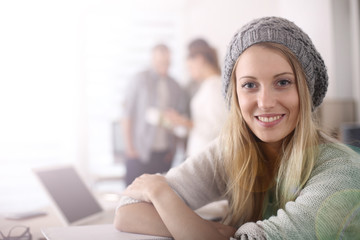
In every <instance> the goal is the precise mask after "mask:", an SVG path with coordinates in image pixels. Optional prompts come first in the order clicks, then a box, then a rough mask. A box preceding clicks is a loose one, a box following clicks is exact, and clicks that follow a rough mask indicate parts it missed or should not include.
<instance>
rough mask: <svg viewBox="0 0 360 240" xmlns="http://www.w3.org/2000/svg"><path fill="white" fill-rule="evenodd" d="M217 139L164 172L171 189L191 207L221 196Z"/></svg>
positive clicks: (195, 207)
mask: <svg viewBox="0 0 360 240" xmlns="http://www.w3.org/2000/svg"><path fill="white" fill-rule="evenodd" d="M220 160H221V155H220V149H219V145H218V139H216V140H214V141H213V142H211V143H210V144H209V145H208V147H207V148H206V149H205V150H204V151H202V152H201V153H200V154H197V155H195V156H192V157H190V158H188V159H187V160H185V162H183V163H182V164H181V165H180V166H178V167H176V168H173V169H171V170H170V171H169V172H168V173H167V174H166V176H165V177H166V180H167V182H168V183H169V185H170V186H171V187H172V189H173V190H174V191H175V192H176V193H177V194H178V195H179V196H180V197H181V198H182V199H183V200H184V202H185V203H186V204H187V205H188V206H189V207H190V208H191V209H198V208H200V207H202V206H204V205H206V204H207V203H210V202H213V201H217V200H220V199H222V198H223V195H224V190H225V181H224V178H223V173H222V171H223V170H222V169H223V168H221V167H219V165H220V164H221V161H220Z"/></svg>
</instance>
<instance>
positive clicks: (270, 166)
mask: <svg viewBox="0 0 360 240" xmlns="http://www.w3.org/2000/svg"><path fill="white" fill-rule="evenodd" d="M256 45H260V46H263V47H265V48H271V49H274V50H276V51H279V52H280V53H282V55H283V56H284V57H285V58H286V59H287V60H288V62H289V64H290V65H291V67H292V70H293V72H294V74H295V78H296V84H297V91H298V95H299V102H300V104H299V116H298V121H297V125H296V127H295V129H294V131H293V132H292V133H291V134H289V135H288V136H287V137H286V138H285V139H284V140H283V144H282V151H281V152H280V154H279V156H278V158H277V160H276V161H275V162H269V161H266V159H265V157H264V155H263V153H262V150H261V148H260V146H259V142H258V141H257V138H256V136H255V135H254V134H253V133H252V132H251V130H250V129H249V128H248V127H247V124H246V123H245V121H244V119H243V117H242V114H241V111H240V107H239V103H238V98H237V94H236V80H235V79H236V76H235V69H236V66H237V63H236V64H235V66H234V68H233V72H232V76H231V82H230V86H229V91H228V94H230V96H227V97H230V101H231V106H230V113H229V118H228V120H227V122H226V125H225V127H224V129H223V131H222V133H221V149H222V154H223V157H224V158H223V159H224V162H223V164H224V168H225V172H226V176H227V179H226V180H227V191H226V194H227V195H228V199H229V205H230V211H229V213H230V214H229V215H228V218H227V221H228V222H229V223H230V224H231V225H233V226H239V225H240V224H241V223H244V222H248V221H256V220H259V219H261V217H262V215H263V211H264V210H265V209H266V205H264V198H265V196H266V192H267V191H268V190H269V189H271V188H273V187H275V189H276V202H277V203H278V207H281V208H282V207H284V205H285V203H286V202H288V201H292V200H294V199H295V197H296V196H297V194H298V193H299V191H300V189H301V188H302V187H303V186H304V184H305V183H306V181H307V180H308V178H309V176H310V173H311V171H312V169H313V166H314V159H315V158H316V156H317V154H318V153H317V147H318V144H319V139H320V138H319V132H318V128H317V126H316V122H315V120H314V119H313V116H312V101H311V96H310V93H309V90H308V87H307V84H306V77H305V75H304V72H303V69H302V67H301V65H300V63H299V62H298V60H297V58H296V56H295V55H294V54H293V53H292V52H291V51H290V50H289V49H288V48H287V47H285V46H283V45H281V44H276V43H258V44H256Z"/></svg>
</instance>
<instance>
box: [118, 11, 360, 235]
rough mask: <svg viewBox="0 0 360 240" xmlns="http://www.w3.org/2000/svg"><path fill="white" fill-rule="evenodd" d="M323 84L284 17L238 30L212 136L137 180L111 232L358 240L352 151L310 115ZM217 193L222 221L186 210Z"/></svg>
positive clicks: (313, 57)
mask: <svg viewBox="0 0 360 240" xmlns="http://www.w3.org/2000/svg"><path fill="white" fill-rule="evenodd" d="M327 86H328V75H327V70H326V66H325V64H324V61H323V59H322V57H321V55H320V54H319V52H318V51H317V50H316V48H315V46H314V45H313V43H312V41H311V39H310V38H309V36H308V35H307V34H306V33H304V32H303V31H302V29H300V28H299V27H298V26H297V25H295V24H294V23H293V22H291V21H289V20H286V19H284V18H279V17H264V18H260V19H255V20H253V21H251V22H249V23H248V24H246V25H245V26H243V27H242V28H241V29H240V31H238V32H237V33H236V34H235V35H234V36H233V38H232V40H231V42H230V44H229V47H228V50H227V54H226V57H225V66H224V74H223V90H224V96H225V99H226V100H227V103H228V107H229V108H230V112H229V118H228V121H227V122H226V125H225V126H226V127H224V130H223V132H222V133H221V135H220V138H218V139H217V140H215V141H213V142H212V144H210V145H209V146H208V147H207V148H206V149H205V150H204V151H203V152H202V153H200V154H198V155H196V156H191V157H190V158H189V159H187V160H186V161H184V163H182V165H180V166H178V167H176V168H173V169H171V170H170V171H169V172H168V173H167V174H166V175H165V176H161V175H143V176H141V177H139V178H138V179H136V180H135V181H134V183H133V184H131V185H130V186H129V187H128V188H127V189H126V190H125V192H124V193H123V195H124V196H123V198H122V199H121V203H120V206H119V207H118V209H117V212H116V217H115V226H116V228H117V229H120V230H122V231H131V232H137V233H146V234H152V235H164V236H172V237H173V238H175V239H176V240H182V239H184V240H188V239H207V240H211V239H216V240H221V239H224V240H226V239H227V240H229V239H239V240H240V239H241V240H256V239H359V236H360V211H359V210H360V208H359V206H360V156H359V155H358V154H357V153H355V152H354V151H353V150H351V149H350V148H348V147H347V146H345V145H344V144H342V143H340V142H338V141H337V140H335V139H332V138H331V137H329V136H328V135H326V134H325V133H324V132H322V131H321V130H320V129H319V128H318V127H317V124H316V120H315V119H314V114H313V113H314V110H315V109H316V108H317V107H318V106H319V105H320V104H321V102H322V101H323V98H324V97H325V94H326V91H327ZM219 198H226V199H228V200H229V203H230V208H229V212H228V215H227V217H228V218H227V219H226V220H225V221H224V222H223V223H218V222H211V221H207V220H205V219H202V218H201V217H199V216H198V215H197V214H196V213H195V212H194V210H193V209H197V208H198V207H200V206H202V205H204V204H206V203H208V202H211V201H214V200H217V199H219ZM135 199H136V200H135ZM139 219H141V225H140V224H139Z"/></svg>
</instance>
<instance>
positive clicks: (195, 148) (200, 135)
mask: <svg viewBox="0 0 360 240" xmlns="http://www.w3.org/2000/svg"><path fill="white" fill-rule="evenodd" d="M190 109H191V116H192V120H193V128H192V129H191V131H190V134H189V139H188V144H187V155H188V156H192V155H194V154H196V153H198V152H201V151H202V150H203V149H204V147H205V146H206V145H207V144H208V143H209V142H211V141H212V140H214V139H215V138H216V137H217V136H218V135H219V133H220V130H221V128H222V126H223V124H224V122H225V119H226V117H227V113H228V110H227V106H226V104H225V100H224V98H223V96H222V93H221V77H220V76H212V77H210V78H207V79H205V80H204V81H203V82H202V84H201V86H200V88H199V90H198V91H197V92H196V94H195V95H194V97H193V99H192V100H191V103H190Z"/></svg>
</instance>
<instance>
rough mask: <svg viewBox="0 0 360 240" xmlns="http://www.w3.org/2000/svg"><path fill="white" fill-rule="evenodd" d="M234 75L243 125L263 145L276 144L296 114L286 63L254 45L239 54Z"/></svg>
mask: <svg viewBox="0 0 360 240" xmlns="http://www.w3.org/2000/svg"><path fill="white" fill-rule="evenodd" d="M235 76H236V92H237V97H238V102H239V106H240V110H241V113H242V116H243V118H244V120H245V122H246V123H247V125H248V126H249V128H250V129H251V131H252V132H253V133H254V134H255V135H256V136H257V137H258V138H259V139H260V140H262V141H263V142H266V143H279V142H280V141H281V140H282V139H284V138H285V137H286V136H287V135H289V134H290V133H291V132H292V131H293V130H294V129H295V126H296V124H297V119H298V115H299V95H298V92H297V84H296V79H295V74H294V72H293V70H292V68H291V66H290V64H289V63H288V61H287V60H286V58H285V57H284V56H283V55H282V54H281V53H279V52H278V51H276V50H274V49H270V48H265V47H263V46H256V45H254V46H252V47H250V48H248V49H247V50H246V51H245V52H244V53H243V54H241V55H240V57H239V59H238V64H237V67H236V69H235Z"/></svg>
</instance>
